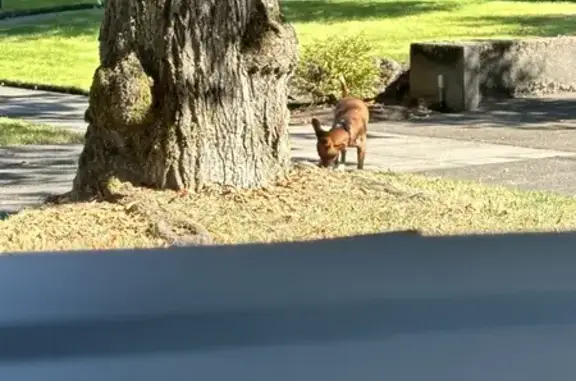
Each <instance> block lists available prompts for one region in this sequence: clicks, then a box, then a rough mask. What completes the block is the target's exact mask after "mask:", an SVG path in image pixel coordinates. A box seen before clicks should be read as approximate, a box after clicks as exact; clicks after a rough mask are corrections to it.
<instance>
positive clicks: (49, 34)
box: [0, 0, 576, 89]
mask: <svg viewBox="0 0 576 381" xmlns="http://www.w3.org/2000/svg"><path fill="white" fill-rule="evenodd" d="M13 1H14V2H19V1H22V0H13ZM62 1H64V0H62ZM281 5H282V7H283V10H284V13H285V15H286V18H287V19H288V21H290V22H292V23H293V24H294V25H295V27H296V30H297V32H298V36H299V39H300V42H301V43H302V44H307V43H309V42H310V41H311V40H312V39H315V38H329V37H330V36H332V35H335V34H347V33H348V34H355V33H358V32H361V31H363V32H364V33H365V34H366V35H367V37H368V38H369V39H370V40H371V41H372V43H373V49H374V53H375V54H378V55H381V56H389V57H392V58H396V59H399V60H405V59H406V58H407V56H408V49H409V44H410V42H413V41H425V40H439V39H467V38H492V37H494V38H497V37H512V36H556V35H558V34H572V33H574V32H576V23H574V21H573V20H574V17H575V16H576V2H557V1H554V2H541V1H533V0H525V1H516V0H509V1H488V0H436V1H434V0H396V1H392V0H348V1H340V0H284V1H281ZM102 14H103V11H102V10H88V11H77V12H67V13H66V15H65V16H63V15H47V16H43V17H42V18H39V19H37V20H34V21H28V22H22V21H18V20H12V21H8V22H2V23H0V51H1V52H2V54H1V55H0V78H1V79H9V80H15V81H23V82H34V83H39V84H49V85H58V86H68V87H70V86H73V87H79V88H82V89H88V88H89V86H90V83H91V80H92V75H93V72H94V69H95V68H96V66H97V64H98V39H97V36H98V29H99V24H100V21H101V18H102Z"/></svg>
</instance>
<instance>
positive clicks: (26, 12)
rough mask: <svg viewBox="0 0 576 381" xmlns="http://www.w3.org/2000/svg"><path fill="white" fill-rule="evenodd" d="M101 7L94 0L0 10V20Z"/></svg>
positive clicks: (101, 6)
mask: <svg viewBox="0 0 576 381" xmlns="http://www.w3.org/2000/svg"><path fill="white" fill-rule="evenodd" d="M94 8H103V5H101V4H97V3H96V2H95V1H94V2H92V3H80V4H72V5H60V6H56V7H45V8H35V9H21V10H15V11H0V21H2V20H8V19H13V18H17V17H25V16H37V15H45V14H49V13H60V12H67V11H82V10H86V9H94Z"/></svg>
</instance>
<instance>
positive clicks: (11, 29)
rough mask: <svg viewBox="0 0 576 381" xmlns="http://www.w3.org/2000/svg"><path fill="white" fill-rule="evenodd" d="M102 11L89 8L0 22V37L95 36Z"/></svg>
mask: <svg viewBox="0 0 576 381" xmlns="http://www.w3.org/2000/svg"><path fill="white" fill-rule="evenodd" d="M102 17H103V11H102V10H101V9H91V10H84V11H70V12H61V13H55V14H47V15H40V16H30V17H22V18H16V19H12V20H7V21H1V22H0V38H12V39H14V38H16V39H18V38H30V37H31V36H38V37H49V36H54V37H64V38H75V37H82V36H94V38H96V36H97V35H98V30H99V28H100V23H101V22H102Z"/></svg>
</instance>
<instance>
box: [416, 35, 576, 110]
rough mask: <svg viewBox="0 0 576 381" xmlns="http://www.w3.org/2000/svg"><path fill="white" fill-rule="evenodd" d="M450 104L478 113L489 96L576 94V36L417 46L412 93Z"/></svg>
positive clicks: (453, 108) (422, 44) (427, 99)
mask: <svg viewBox="0 0 576 381" xmlns="http://www.w3.org/2000/svg"><path fill="white" fill-rule="evenodd" d="M439 74H442V75H443V77H444V86H445V91H444V93H445V99H444V100H445V102H446V104H447V106H448V107H449V108H451V109H452V110H453V111H456V112H458V111H464V110H474V109H475V108H477V107H478V105H479V104H480V102H481V100H482V97H484V96H506V97H519V96H526V95H530V96H534V95H543V94H554V93H561V92H576V37H568V36H561V37H551V38H530V39H510V40H470V41H456V42H426V43H414V44H412V45H411V47H410V93H411V96H412V97H414V98H422V99H425V100H426V101H427V102H428V103H434V102H437V101H438V84H437V76H438V75H439Z"/></svg>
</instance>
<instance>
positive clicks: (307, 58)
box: [293, 34, 380, 102]
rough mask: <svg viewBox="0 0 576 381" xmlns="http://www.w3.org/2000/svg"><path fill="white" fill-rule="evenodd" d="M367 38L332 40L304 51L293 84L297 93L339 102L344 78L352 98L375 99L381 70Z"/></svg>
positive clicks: (304, 48) (303, 48) (320, 99)
mask: <svg viewBox="0 0 576 381" xmlns="http://www.w3.org/2000/svg"><path fill="white" fill-rule="evenodd" d="M371 51H372V47H371V46H370V43H369V42H368V40H367V39H366V37H365V36H364V34H358V35H355V36H345V37H342V36H330V37H328V38H327V39H321V40H316V41H314V42H312V43H311V44H309V45H306V46H303V47H302V52H301V55H300V61H299V64H298V68H297V69H296V73H295V75H294V79H293V83H294V86H295V87H296V89H297V90H298V91H300V92H301V93H304V94H309V95H311V96H312V98H313V99H314V100H315V101H317V102H323V101H327V100H328V101H329V100H334V99H338V98H340V96H341V87H340V82H339V81H338V78H339V77H340V75H342V76H344V79H345V80H346V83H347V85H348V89H349V91H350V95H353V96H357V97H362V98H369V97H372V96H374V92H375V86H376V84H377V82H378V76H379V71H380V70H379V67H378V65H377V62H376V59H375V57H373V56H372V54H371Z"/></svg>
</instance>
